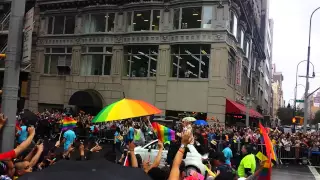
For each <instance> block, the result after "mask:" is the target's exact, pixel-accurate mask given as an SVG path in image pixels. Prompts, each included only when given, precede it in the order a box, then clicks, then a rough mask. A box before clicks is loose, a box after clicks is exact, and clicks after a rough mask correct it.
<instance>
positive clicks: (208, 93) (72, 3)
mask: <svg viewBox="0 0 320 180" xmlns="http://www.w3.org/2000/svg"><path fill="white" fill-rule="evenodd" d="M261 2H262V1H258V0H256V1H246V2H244V1H242V0H234V1H231V2H230V1H221V0H213V1H210V2H208V1H204V0H196V1H195V0H193V1H191V0H175V1H168V0H153V1H150V0H140V1H136V0H127V1H114V0H101V1H96V0H86V1H77V0H67V1H55V0H37V2H36V4H35V6H34V21H35V22H34V36H33V41H35V43H34V44H33V47H32V51H33V53H32V58H31V62H32V66H31V67H32V68H31V78H30V91H29V99H28V101H27V102H26V103H25V106H26V108H29V109H31V110H42V109H44V108H63V107H66V106H74V107H77V108H79V109H83V110H85V111H86V112H90V113H96V112H97V111H98V110H100V109H101V108H102V107H103V106H106V105H109V104H111V103H112V102H115V101H117V100H119V99H121V98H123V97H126V98H133V99H142V100H145V101H147V102H149V103H151V104H154V105H155V106H157V107H158V108H160V109H162V110H163V115H176V114H178V113H180V112H200V113H203V114H205V115H207V116H208V117H215V118H217V119H219V120H220V122H227V123H228V122H235V121H234V119H237V120H241V121H243V120H244V119H245V106H244V99H245V97H247V96H249V94H251V96H252V97H253V98H254V99H255V101H254V102H253V106H252V109H251V110H250V117H251V120H252V121H255V120H257V118H261V117H262V116H261V114H260V113H258V112H257V111H256V108H257V107H258V105H262V103H261V104H259V102H258V99H259V98H258V91H257V89H258V87H260V89H261V91H262V94H261V93H260V96H263V94H264V93H271V91H269V90H268V91H264V89H263V88H265V87H264V86H262V84H260V79H259V78H260V73H261V72H260V71H261V68H262V69H264V68H263V66H261V67H260V66H259V65H260V64H261V63H262V64H263V63H264V61H265V60H266V55H265V46H264V35H262V34H261V28H262V27H260V26H261V24H262V23H261V21H262V3H261ZM259 68H260V69H259Z"/></svg>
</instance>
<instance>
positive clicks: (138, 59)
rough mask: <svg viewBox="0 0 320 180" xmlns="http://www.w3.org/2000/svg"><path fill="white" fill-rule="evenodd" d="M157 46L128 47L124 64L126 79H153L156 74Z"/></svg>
mask: <svg viewBox="0 0 320 180" xmlns="http://www.w3.org/2000/svg"><path fill="white" fill-rule="evenodd" d="M158 48H159V47H158V46H154V45H151V46H143V45H142V46H128V47H126V48H125V54H124V56H125V57H124V58H125V62H127V63H126V70H127V74H126V76H128V77H155V76H156V74H157V59H158Z"/></svg>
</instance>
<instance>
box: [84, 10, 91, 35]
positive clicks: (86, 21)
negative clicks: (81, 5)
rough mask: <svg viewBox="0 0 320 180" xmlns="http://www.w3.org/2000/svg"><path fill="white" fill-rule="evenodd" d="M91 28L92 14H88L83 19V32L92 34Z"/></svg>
mask: <svg viewBox="0 0 320 180" xmlns="http://www.w3.org/2000/svg"><path fill="white" fill-rule="evenodd" d="M90 26H91V22H90V14H86V15H84V17H83V31H84V33H90V29H91V28H90Z"/></svg>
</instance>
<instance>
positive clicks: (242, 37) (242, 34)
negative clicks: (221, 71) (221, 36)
mask: <svg viewBox="0 0 320 180" xmlns="http://www.w3.org/2000/svg"><path fill="white" fill-rule="evenodd" d="M240 43H241V44H240V45H241V48H242V49H243V46H244V32H243V30H241V42H240Z"/></svg>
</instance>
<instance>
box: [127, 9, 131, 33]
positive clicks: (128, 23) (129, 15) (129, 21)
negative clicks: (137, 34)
mask: <svg viewBox="0 0 320 180" xmlns="http://www.w3.org/2000/svg"><path fill="white" fill-rule="evenodd" d="M131 17H132V12H127V31H128V32H130V31H132V22H131Z"/></svg>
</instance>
